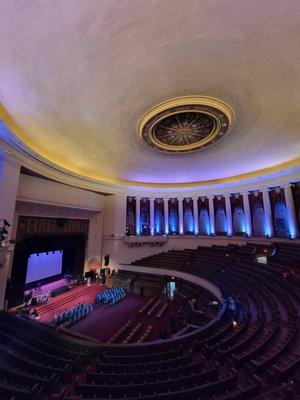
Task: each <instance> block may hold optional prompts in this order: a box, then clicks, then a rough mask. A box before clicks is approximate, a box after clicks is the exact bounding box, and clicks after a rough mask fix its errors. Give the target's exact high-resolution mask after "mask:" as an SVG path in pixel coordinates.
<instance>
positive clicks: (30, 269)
mask: <svg viewBox="0 0 300 400" xmlns="http://www.w3.org/2000/svg"><path fill="white" fill-rule="evenodd" d="M62 257H63V251H62V250H57V251H51V252H50V251H49V252H47V253H36V254H31V255H30V256H29V258H28V263H27V274H26V284H27V283H31V282H35V281H41V280H42V279H45V278H49V277H51V276H54V275H58V274H61V271H62Z"/></svg>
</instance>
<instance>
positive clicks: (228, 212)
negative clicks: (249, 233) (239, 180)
mask: <svg viewBox="0 0 300 400" xmlns="http://www.w3.org/2000/svg"><path fill="white" fill-rule="evenodd" d="M224 198H225V210H226V219H227V234H228V235H229V236H231V235H232V233H233V232H232V212H231V202H230V194H229V193H226V194H224Z"/></svg>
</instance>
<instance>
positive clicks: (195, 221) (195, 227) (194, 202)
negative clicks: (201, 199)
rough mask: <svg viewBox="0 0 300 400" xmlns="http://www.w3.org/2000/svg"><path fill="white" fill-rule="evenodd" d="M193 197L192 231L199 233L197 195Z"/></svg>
mask: <svg viewBox="0 0 300 400" xmlns="http://www.w3.org/2000/svg"><path fill="white" fill-rule="evenodd" d="M192 199H193V214H194V233H195V235H198V234H199V211H198V197H192Z"/></svg>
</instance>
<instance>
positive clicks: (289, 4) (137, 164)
mask: <svg viewBox="0 0 300 400" xmlns="http://www.w3.org/2000/svg"><path fill="white" fill-rule="evenodd" d="M299 15H300V2H299V1H298V0H291V1H279V0H275V1H272V2H270V1H269V0H261V1H227V2H225V1H222V0H216V1H199V0H187V1H183V0H160V1H157V0H151V1H149V0H121V1H120V0H101V1H99V0H89V1H88V2H86V1H73V0H64V1H56V2H53V1H50V0H48V1H40V0H36V1H33V0H28V1H26V2H24V1H19V0H15V1H14V0H3V1H2V2H1V12H0V50H1V57H0V101H1V104H2V105H1V114H0V115H1V118H2V119H3V120H4V121H5V123H6V124H7V125H8V126H9V127H10V128H11V130H12V131H13V132H14V133H15V134H16V135H17V136H18V138H19V139H21V140H22V141H23V142H24V144H25V145H27V146H28V147H29V148H31V149H32V150H33V151H35V152H36V153H37V154H39V155H40V156H42V157H44V158H45V159H46V160H48V161H50V162H52V163H55V164H57V165H58V166H60V167H64V168H65V169H67V170H69V171H72V172H75V173H78V174H80V175H83V176H85V177H89V178H94V179H97V180H99V182H105V183H110V184H124V185H126V184H137V185H149V186H151V185H152V186H159V185H162V186H163V185H164V184H165V183H168V184H169V185H173V186H175V185H181V184H187V183H189V182H196V183H197V184H201V182H207V181H212V182H218V181H230V180H233V179H239V178H238V177H239V176H240V175H243V174H250V175H251V174H252V175H260V174H263V173H265V172H270V171H279V170H282V169H283V168H286V167H288V166H290V165H296V164H297V163H298V161H299V159H298V157H299V154H300V133H299V126H300V113H299V104H300V79H299V71H300V52H299V37H300V18H299ZM199 95H200V96H207V97H213V98H217V99H219V100H221V101H223V102H225V103H226V104H228V105H229V106H230V107H231V108H232V110H233V112H234V116H235V121H234V124H233V127H232V129H231V130H230V132H229V131H228V132H226V134H224V136H222V137H221V138H219V140H217V141H215V142H214V143H213V144H212V145H209V146H203V147H202V148H201V149H200V150H197V151H193V152H182V153H181V152H176V153H175V154H173V153H169V152H168V151H165V152H164V151H157V149H155V148H154V147H155V146H149V145H147V144H145V143H143V142H142V141H141V140H140V139H139V135H138V133H137V125H138V123H139V121H140V119H141V117H142V116H143V115H144V114H145V113H147V112H148V111H149V110H151V109H152V108H153V107H155V106H157V105H158V104H160V103H162V102H165V101H167V100H169V99H174V98H177V97H182V96H199ZM192 117H193V116H192V115H187V120H186V119H184V118H179V119H177V120H176V121H174V118H173V119H172V118H171V117H169V120H167V119H165V120H164V121H162V122H163V123H161V124H160V125H159V124H158V125H156V128H155V130H154V136H155V140H158V141H159V142H162V143H164V142H165V141H166V140H168V139H166V136H165V129H166V128H165V127H166V126H167V127H169V128H170V126H171V127H172V128H174V127H175V128H176V129H177V132H179V131H180V132H181V133H180V135H181V134H182V133H184V134H185V136H186V137H189V138H188V139H184V140H187V141H191V142H197V140H198V139H199V137H200V136H201V135H204V134H209V132H212V129H213V128H212V125H213V124H214V120H213V118H211V117H210V116H208V115H204V114H203V113H198V115H197V118H196V120H195V121H194V120H193V118H192ZM186 121H188V123H191V122H193V121H194V122H193V124H194V125H195V126H194V128H195V129H196V128H197V125H199V126H200V127H201V129H200V131H199V130H198V129H196V136H197V135H198V136H197V138H196V139H195V138H194V139H191V138H192V137H194V136H193V135H194V133H193V132H194V131H193V129H190V130H189V133H188V134H187V130H184V129H185V128H186V126H185V125H184V123H185V122H186ZM199 132H200V133H199ZM201 132H202V133H201ZM199 135H200V136H199ZM177 136H178V135H177ZM180 137H181V136H180ZM180 137H179V139H178V137H177V139H174V137H173V139H172V140H174V143H175V142H176V140H177V142H178V143H180V141H181V139H180ZM201 137H202V138H203V136H201ZM199 140H200V139H199ZM164 144H166V143H164ZM243 176H247V175H243Z"/></svg>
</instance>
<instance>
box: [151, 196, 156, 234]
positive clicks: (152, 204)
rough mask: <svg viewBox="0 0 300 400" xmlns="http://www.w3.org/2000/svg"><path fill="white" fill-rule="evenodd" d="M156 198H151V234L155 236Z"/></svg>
mask: <svg viewBox="0 0 300 400" xmlns="http://www.w3.org/2000/svg"><path fill="white" fill-rule="evenodd" d="M154 224H155V223H154V197H150V234H151V235H152V236H153V235H154Z"/></svg>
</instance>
